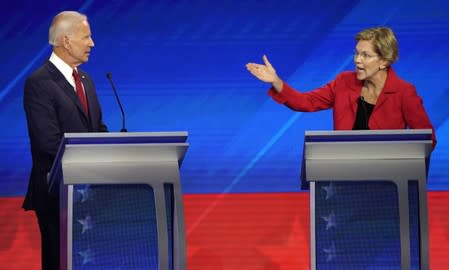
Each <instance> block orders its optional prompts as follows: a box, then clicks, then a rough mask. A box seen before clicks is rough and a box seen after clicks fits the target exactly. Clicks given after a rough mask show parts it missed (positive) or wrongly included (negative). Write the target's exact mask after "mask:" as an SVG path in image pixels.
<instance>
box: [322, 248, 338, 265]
mask: <svg viewBox="0 0 449 270" xmlns="http://www.w3.org/2000/svg"><path fill="white" fill-rule="evenodd" d="M323 251H324V253H326V262H330V261H332V260H334V259H335V258H336V257H337V250H336V249H335V243H332V245H331V246H330V247H329V248H324V249H323Z"/></svg>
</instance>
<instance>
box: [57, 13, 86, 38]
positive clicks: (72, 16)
mask: <svg viewBox="0 0 449 270" xmlns="http://www.w3.org/2000/svg"><path fill="white" fill-rule="evenodd" d="M82 21H87V16H86V15H84V14H81V13H79V12H77V11H63V12H60V13H59V14H58V15H56V16H55V17H54V18H53V21H52V22H51V26H50V29H49V31H48V32H49V33H48V43H50V44H51V45H53V46H60V45H61V44H60V42H61V37H63V36H65V35H71V34H73V30H74V28H75V26H77V25H78V24H79V23H80V22H82Z"/></svg>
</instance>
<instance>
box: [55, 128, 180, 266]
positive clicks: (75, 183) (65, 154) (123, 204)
mask: <svg viewBox="0 0 449 270" xmlns="http://www.w3.org/2000/svg"><path fill="white" fill-rule="evenodd" d="M187 136H188V134H187V132H144V133H66V134H64V138H63V140H62V142H61V146H60V148H59V151H58V154H57V157H56V160H55V162H54V165H53V168H52V170H51V172H50V174H49V182H50V186H51V190H52V191H53V192H58V191H59V197H60V234H61V238H60V243H61V246H60V247H61V263H60V265H61V267H60V269H64V270H76V269H83V270H85V269H96V270H97V269H98V270H100V269H108V270H111V269H161V270H169V269H175V270H181V269H186V243H185V241H186V239H185V225H184V210H183V203H182V193H181V185H180V176H179V168H180V166H181V164H182V161H183V158H184V155H185V153H186V151H187V148H188V143H187Z"/></svg>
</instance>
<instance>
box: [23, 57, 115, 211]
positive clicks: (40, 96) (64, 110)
mask: <svg viewBox="0 0 449 270" xmlns="http://www.w3.org/2000/svg"><path fill="white" fill-rule="evenodd" d="M78 72H79V74H80V76H81V80H82V83H83V85H84V90H85V92H86V96H87V100H88V104H89V116H86V115H85V114H84V112H83V110H82V107H81V104H80V102H79V100H78V97H77V95H76V93H75V91H74V89H73V87H72V86H71V85H70V84H69V83H68V82H67V80H66V79H65V78H64V76H63V75H62V73H61V72H60V71H59V70H58V69H57V68H56V67H55V66H54V65H53V64H52V63H51V62H50V61H47V62H46V63H45V64H43V65H42V66H41V67H39V68H38V69H37V70H36V71H35V72H34V73H33V74H31V76H30V77H29V78H28V79H27V80H26V82H25V92H24V100H23V101H24V108H25V113H26V118H27V124H28V133H29V137H30V144H31V154H32V161H33V167H32V171H31V176H30V181H29V184H28V191H27V194H26V197H25V201H24V203H23V208H24V209H26V210H38V211H50V210H53V211H54V210H57V209H58V208H59V205H58V200H57V198H54V197H52V196H50V195H49V194H48V184H47V173H48V172H49V171H50V168H51V166H52V163H53V160H54V159H55V156H56V152H57V151H58V147H59V144H60V142H61V139H62V137H63V134H64V133H65V132H101V131H107V128H106V126H105V125H104V123H103V120H102V114H101V108H100V104H99V102H98V99H97V94H96V91H95V85H94V83H93V81H92V80H91V78H90V77H89V75H87V73H85V72H83V71H82V70H80V69H78Z"/></svg>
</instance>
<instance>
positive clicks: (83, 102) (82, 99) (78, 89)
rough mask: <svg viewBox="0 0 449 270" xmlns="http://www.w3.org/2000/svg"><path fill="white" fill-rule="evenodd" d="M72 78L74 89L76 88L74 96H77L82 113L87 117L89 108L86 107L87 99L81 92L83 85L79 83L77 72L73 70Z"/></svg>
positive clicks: (82, 91)
mask: <svg viewBox="0 0 449 270" xmlns="http://www.w3.org/2000/svg"><path fill="white" fill-rule="evenodd" d="M72 75H73V78H74V79H75V88H76V95H77V96H78V98H79V100H80V103H81V106H82V107H83V110H84V113H85V114H86V115H89V107H88V106H87V98H86V94H85V93H84V90H83V84H82V83H81V78H80V75H79V74H78V72H76V70H73V73H72Z"/></svg>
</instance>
